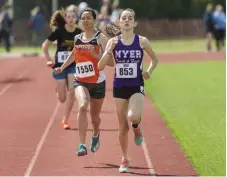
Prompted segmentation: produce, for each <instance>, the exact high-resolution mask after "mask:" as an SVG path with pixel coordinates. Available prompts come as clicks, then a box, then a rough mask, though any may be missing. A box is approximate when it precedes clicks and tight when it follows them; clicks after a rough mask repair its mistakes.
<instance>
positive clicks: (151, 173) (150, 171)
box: [142, 137, 155, 176]
mask: <svg viewBox="0 0 227 177" xmlns="http://www.w3.org/2000/svg"><path fill="white" fill-rule="evenodd" d="M143 138H144V137H143ZM142 148H143V152H144V156H145V159H146V162H147V167H148V169H149V173H150V175H151V176H155V170H154V167H153V165H152V161H151V157H150V154H149V151H148V148H147V144H146V141H145V138H144V139H143V143H142Z"/></svg>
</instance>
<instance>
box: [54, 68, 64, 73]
mask: <svg viewBox="0 0 227 177" xmlns="http://www.w3.org/2000/svg"><path fill="white" fill-rule="evenodd" d="M61 72H62V69H61V67H59V68H55V69H54V73H55V74H60V73H61Z"/></svg>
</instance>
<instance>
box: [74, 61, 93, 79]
mask: <svg viewBox="0 0 227 177" xmlns="http://www.w3.org/2000/svg"><path fill="white" fill-rule="evenodd" d="M94 75H95V70H94V66H93V63H92V62H90V61H87V62H83V63H77V64H76V76H77V77H79V78H85V77H90V76H94Z"/></svg>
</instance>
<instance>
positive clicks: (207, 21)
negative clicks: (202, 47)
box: [203, 4, 214, 52]
mask: <svg viewBox="0 0 227 177" xmlns="http://www.w3.org/2000/svg"><path fill="white" fill-rule="evenodd" d="M212 11H213V5H212V4H207V6H206V11H205V13H204V16H203V21H204V25H205V35H206V49H207V51H208V52H211V51H212V39H213V35H214V24H213V17H212V14H213V12H212Z"/></svg>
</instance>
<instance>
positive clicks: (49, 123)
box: [24, 102, 61, 176]
mask: <svg viewBox="0 0 227 177" xmlns="http://www.w3.org/2000/svg"><path fill="white" fill-rule="evenodd" d="M60 105H61V104H60V102H58V103H57V105H56V107H55V109H54V112H53V113H52V115H51V117H50V120H49V122H48V124H47V126H46V128H45V131H44V133H43V135H42V138H41V139H40V141H39V143H38V145H37V147H36V150H35V153H34V155H33V157H32V159H31V161H30V163H29V165H28V168H27V170H26V172H25V174H24V176H29V175H30V174H31V172H32V170H33V168H34V166H35V163H36V161H37V158H38V156H39V154H40V151H41V149H42V147H43V144H44V142H45V140H46V138H47V135H48V133H49V131H50V128H51V126H52V124H53V122H54V119H55V117H56V115H57V112H58V110H59V107H60Z"/></svg>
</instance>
